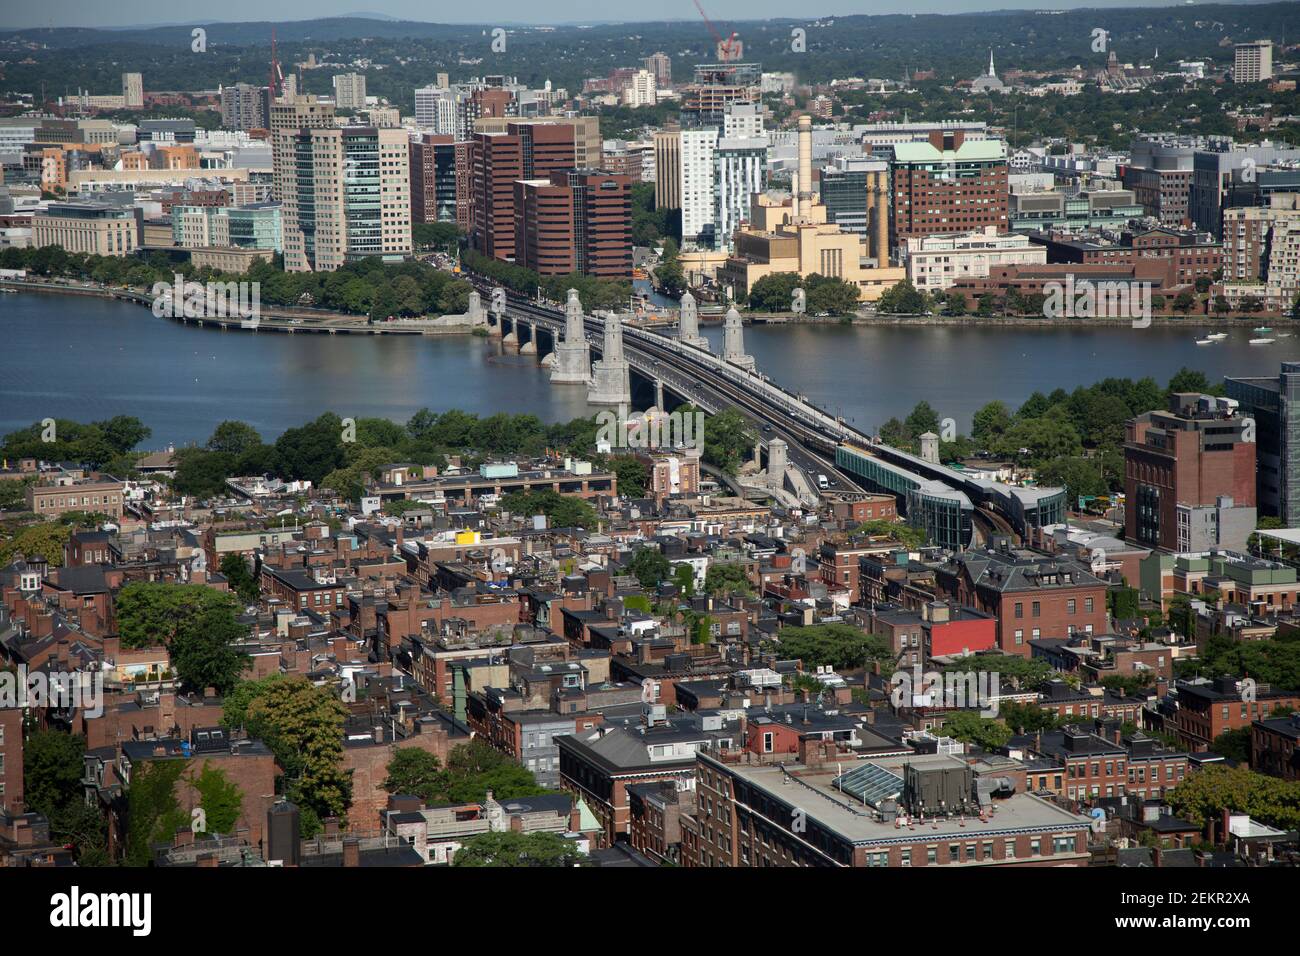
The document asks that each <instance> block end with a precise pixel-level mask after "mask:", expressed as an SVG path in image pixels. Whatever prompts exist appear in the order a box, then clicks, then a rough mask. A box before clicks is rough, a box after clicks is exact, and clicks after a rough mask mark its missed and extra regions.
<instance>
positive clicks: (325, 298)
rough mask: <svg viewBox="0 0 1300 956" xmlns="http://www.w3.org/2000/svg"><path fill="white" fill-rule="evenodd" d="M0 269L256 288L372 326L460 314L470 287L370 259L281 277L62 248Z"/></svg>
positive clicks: (262, 265)
mask: <svg viewBox="0 0 1300 956" xmlns="http://www.w3.org/2000/svg"><path fill="white" fill-rule="evenodd" d="M0 268H5V269H26V270H27V271H28V272H30V273H33V274H35V275H39V276H50V277H53V276H58V277H67V278H75V279H83V280H88V281H93V282H99V283H103V284H105V285H113V286H117V285H124V286H130V287H132V288H135V289H139V290H141V291H149V290H150V289H152V288H153V286H154V284H155V283H158V282H164V283H167V284H168V285H171V284H172V282H173V281H174V278H175V276H176V275H177V274H180V275H181V276H182V277H183V278H184V279H185V280H187V281H189V280H193V281H195V282H209V281H212V282H236V281H247V282H256V283H258V294H259V298H260V301H261V303H262V304H263V305H271V306H282V307H287V306H301V307H309V308H317V309H327V310H330V311H337V312H346V313H348V314H351V315H365V316H368V317H369V318H370V320H371V321H381V320H383V319H386V318H388V317H390V316H405V317H410V316H426V315H432V316H436V315H444V314H449V313H450V314H459V313H462V312H464V311H465V309H466V307H467V306H468V304H469V293H470V291H471V286H470V284H469V283H468V282H466V281H465V280H463V279H459V278H457V277H455V276H454V275H452V274H451V273H449V272H443V271H441V270H439V269H435V268H434V267H433V266H430V265H426V264H425V263H423V262H420V261H418V260H415V259H408V260H406V261H405V262H401V263H385V262H383V261H382V260H381V259H379V258H376V257H372V258H368V259H362V260H361V261H359V262H350V263H348V264H346V265H344V266H342V267H340V268H339V269H336V270H335V271H333V272H285V271H284V266H283V260H282V259H281V257H280V256H276V257H275V259H274V260H273V261H272V262H265V261H260V260H259V261H258V262H255V263H254V264H253V265H252V266H251V267H250V268H249V270H248V271H247V272H246V273H243V274H242V275H234V274H229V273H222V272H218V271H216V270H213V269H208V268H196V267H195V266H193V265H192V264H191V263H188V262H187V263H181V264H179V265H178V264H176V263H173V262H172V261H171V260H169V259H168V258H167V257H166V256H164V255H162V254H161V253H155V254H153V255H151V256H149V257H148V258H146V259H134V258H126V257H122V256H92V255H86V254H84V253H75V252H67V251H66V250H64V249H63V248H62V247H61V246H42V247H39V248H32V249H18V248H12V247H11V248H8V249H5V250H4V251H3V252H0Z"/></svg>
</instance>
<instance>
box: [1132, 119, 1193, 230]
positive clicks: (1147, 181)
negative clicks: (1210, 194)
mask: <svg viewBox="0 0 1300 956" xmlns="http://www.w3.org/2000/svg"><path fill="white" fill-rule="evenodd" d="M1195 152H1196V150H1195V147H1194V146H1192V145H1191V144H1190V143H1188V142H1185V141H1184V142H1179V141H1176V140H1175V141H1170V140H1155V139H1138V140H1134V142H1133V143H1132V145H1131V146H1130V149H1129V158H1130V161H1129V164H1128V165H1126V166H1125V167H1124V176H1123V182H1124V188H1126V189H1131V190H1132V191H1133V199H1134V201H1135V202H1137V203H1140V204H1141V206H1142V210H1143V212H1145V213H1146V214H1147V215H1148V216H1154V217H1155V218H1157V219H1159V220H1160V224H1161V225H1163V226H1173V227H1184V226H1188V225H1190V224H1191V215H1190V212H1189V205H1188V202H1189V197H1190V194H1191V188H1192V158H1193V156H1194V155H1195Z"/></svg>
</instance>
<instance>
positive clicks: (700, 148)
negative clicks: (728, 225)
mask: <svg viewBox="0 0 1300 956" xmlns="http://www.w3.org/2000/svg"><path fill="white" fill-rule="evenodd" d="M679 135H680V137H681V150H680V153H679V168H680V169H681V174H680V176H679V179H680V182H681V204H682V245H683V246H684V247H686V248H690V249H712V248H713V243H714V239H715V235H716V231H715V230H716V216H717V205H716V196H715V192H714V177H715V176H716V174H717V173H716V170H715V168H714V153H715V152H716V151H717V148H718V128H717V127H716V126H699V127H691V128H689V129H683V130H682V131H681V133H680V134H679Z"/></svg>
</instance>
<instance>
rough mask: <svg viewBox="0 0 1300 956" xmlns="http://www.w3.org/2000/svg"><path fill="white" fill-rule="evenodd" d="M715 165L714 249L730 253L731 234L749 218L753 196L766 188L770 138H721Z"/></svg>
mask: <svg viewBox="0 0 1300 956" xmlns="http://www.w3.org/2000/svg"><path fill="white" fill-rule="evenodd" d="M713 165H714V173H713V181H714V197H715V202H714V213H713V222H714V231H713V235H714V248H716V249H723V250H730V249H731V248H732V234H733V233H734V232H735V231H736V229H737V228H738V227H739V226H740V224H741V222H742V221H744V220H746V219H748V218H749V208H750V203H751V202H752V201H753V199H754V196H755V195H756V194H758V193H761V192H763V190H765V189H766V188H767V137H765V136H761V135H760V136H737V137H734V138H733V137H728V136H723V137H721V138H719V140H718V143H717V147H716V148H715V150H714V153H713Z"/></svg>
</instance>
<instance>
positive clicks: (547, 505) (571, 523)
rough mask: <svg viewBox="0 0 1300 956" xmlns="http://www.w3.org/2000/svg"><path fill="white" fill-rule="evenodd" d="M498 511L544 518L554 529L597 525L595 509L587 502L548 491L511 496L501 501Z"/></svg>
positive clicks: (598, 519) (513, 493) (514, 493)
mask: <svg viewBox="0 0 1300 956" xmlns="http://www.w3.org/2000/svg"><path fill="white" fill-rule="evenodd" d="M501 508H502V510H503V511H508V512H510V513H511V514H514V515H538V514H540V515H546V518H547V520H548V521H549V522H550V525H551V527H553V528H595V527H596V526H597V525H599V524H600V518H599V516H598V515H597V514H596V512H595V509H593V508H592V507H591V505H589V504H587V502H585V501H583V500H582V499H581V498H573V497H568V496H566V495H562V494H560V493H559V492H557V491H552V490H551V489H549V488H546V489H543V490H542V491H516V492H512V493H511V494H508V495H505V496H503V497H502V499H501Z"/></svg>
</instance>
